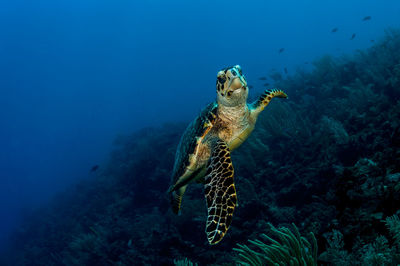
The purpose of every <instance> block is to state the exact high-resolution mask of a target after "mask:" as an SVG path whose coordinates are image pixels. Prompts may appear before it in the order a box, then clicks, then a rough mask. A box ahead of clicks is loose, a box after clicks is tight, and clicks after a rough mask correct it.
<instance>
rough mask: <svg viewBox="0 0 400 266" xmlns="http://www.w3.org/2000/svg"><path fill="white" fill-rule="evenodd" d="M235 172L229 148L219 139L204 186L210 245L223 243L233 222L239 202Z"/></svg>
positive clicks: (214, 146) (213, 151)
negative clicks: (234, 178) (234, 212)
mask: <svg viewBox="0 0 400 266" xmlns="http://www.w3.org/2000/svg"><path fill="white" fill-rule="evenodd" d="M233 172H234V171H233V166H232V160H231V155H230V151H229V148H228V146H227V144H226V143H225V142H224V141H222V140H220V139H218V140H217V141H216V143H215V145H213V150H212V153H211V158H210V164H209V166H208V169H207V173H206V177H205V185H204V193H205V197H206V201H207V209H208V218H207V224H206V233H207V238H208V242H209V243H210V244H217V243H218V242H219V241H221V239H222V238H223V237H224V235H225V233H226V231H228V228H229V226H230V224H231V221H232V215H233V211H234V210H235V206H236V202H237V198H236V189H235V184H234V182H233Z"/></svg>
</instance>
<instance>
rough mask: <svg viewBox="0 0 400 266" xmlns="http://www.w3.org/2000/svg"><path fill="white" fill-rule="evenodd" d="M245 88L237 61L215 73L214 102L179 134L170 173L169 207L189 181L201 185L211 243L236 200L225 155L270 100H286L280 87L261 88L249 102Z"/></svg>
mask: <svg viewBox="0 0 400 266" xmlns="http://www.w3.org/2000/svg"><path fill="white" fill-rule="evenodd" d="M248 93H249V88H248V86H247V82H246V78H245V76H244V75H243V74H242V69H241V67H240V66H239V65H236V66H233V67H227V68H225V69H223V70H221V71H219V72H218V74H217V100H216V102H213V103H210V104H209V105H208V106H207V107H206V108H205V109H203V111H202V112H201V113H200V115H199V116H198V117H197V118H196V119H195V120H193V121H192V122H191V123H190V124H189V126H188V127H187V128H186V130H185V132H184V133H183V135H182V137H181V140H180V143H179V145H178V148H177V151H176V156H175V164H174V168H173V173H172V185H171V187H170V188H169V190H168V192H169V194H170V200H171V207H172V211H173V212H174V213H176V214H178V213H179V210H180V207H181V202H182V197H183V194H184V193H185V190H186V187H187V186H188V184H189V183H191V182H193V181H197V182H199V183H204V194H205V197H206V202H207V210H208V218H207V223H206V234H207V238H208V241H209V243H210V244H217V243H218V242H219V241H221V239H222V238H223V237H224V235H225V234H226V232H227V230H228V228H229V226H230V224H231V221H232V215H233V211H234V209H235V206H236V203H237V197H236V189H235V184H234V181H233V173H234V170H233V165H232V160H231V155H230V153H231V152H232V151H233V150H234V149H236V148H237V147H238V146H240V145H241V144H242V143H243V142H244V141H245V140H246V139H247V138H248V136H249V135H250V133H251V132H252V131H253V129H254V126H255V124H256V121H257V117H258V115H259V114H260V113H261V111H263V110H264V108H265V107H266V106H267V105H268V104H269V102H270V101H271V99H272V98H274V97H279V98H287V95H286V93H284V92H283V91H282V90H278V89H273V90H266V91H265V92H264V93H263V94H262V95H261V96H260V98H259V99H258V100H257V101H255V102H254V103H252V104H248V103H247V96H248Z"/></svg>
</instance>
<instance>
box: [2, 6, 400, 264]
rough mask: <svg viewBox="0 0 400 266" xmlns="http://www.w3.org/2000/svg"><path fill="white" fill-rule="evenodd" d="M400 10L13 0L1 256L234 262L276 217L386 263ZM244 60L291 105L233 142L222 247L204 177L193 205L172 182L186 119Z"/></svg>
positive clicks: (255, 83) (8, 13)
mask: <svg viewBox="0 0 400 266" xmlns="http://www.w3.org/2000/svg"><path fill="white" fill-rule="evenodd" d="M399 17H400V1H398V0H386V1H377V0H354V1H343V0H337V1H332V0H326V1H311V0H307V1H293V0H290V1H289V0H283V1H277V0H275V1H261V0H259V1H235V0H233V1H226V0H218V1H211V0H207V1H184V0H182V1H174V0H172V1H159V0H143V1H127V0H121V1H105V0H96V1H94V0H89V1H76V0H70V1H49V0H43V1H26V0H15V1H2V2H1V3H0V92H1V93H0V147H1V148H0V217H1V219H0V250H1V251H0V257H1V254H8V255H7V256H2V257H1V258H0V264H1V263H3V262H4V264H7V265H172V264H173V263H174V260H175V263H176V264H177V265H185V264H178V263H188V264H186V265H190V264H189V262H188V261H186V262H185V261H184V259H185V258H187V260H193V263H198V264H199V265H211V264H213V263H215V265H221V264H222V263H227V265H231V264H229V263H233V262H232V260H233V258H236V263H241V262H240V260H239V259H237V257H235V256H236V255H235V253H234V251H233V250H232V248H233V247H237V246H236V244H237V243H242V244H246V243H247V242H246V241H247V239H256V238H257V237H258V236H259V235H260V234H261V233H263V232H264V231H265V230H266V229H267V228H268V226H267V225H266V222H273V223H274V224H275V225H276V226H278V225H286V226H288V225H290V224H291V223H295V224H296V225H297V226H298V227H299V230H300V231H301V233H304V234H306V233H307V232H313V233H314V235H315V236H316V238H317V240H318V245H319V246H320V247H319V252H318V256H319V258H318V261H319V263H322V262H324V263H331V264H333V265H338V264H342V265H343V264H344V262H343V261H338V259H337V258H336V257H335V254H336V255H337V254H339V253H340V252H339V251H338V249H339V248H338V246H340V243H339V242H340V241H338V242H337V243H336V244H337V246H335V247H337V250H336V251H337V253H334V252H333V251H332V250H330V249H329V248H331V249H333V246H329V245H328V244H332V241H331V242H329V241H330V240H326V239H325V238H324V236H327V235H329V234H336V235H335V237H336V238H335V239H338V238H339V237H340V235H339V233H337V232H339V231H341V233H340V234H342V237H343V239H344V240H343V241H347V242H346V243H345V246H344V247H343V246H342V247H341V248H343V249H346V250H340V251H341V252H343V253H340V254H344V252H347V253H346V254H347V256H348V258H347V259H348V260H347V262H350V261H358V262H363V261H364V259H365V263H367V262H368V263H369V262H370V261H376V260H374V258H375V257H373V256H375V255H376V254H375V253H373V252H374V250H373V248H376V245H378V244H376V245H373V244H372V243H374V241H375V239H376V237H378V236H379V235H385V232H386V231H385V228H386V227H385V224H384V223H382V221H383V220H385V219H386V217H395V216H394V215H396V212H397V211H398V210H400V201H399V193H400V187H399V186H398V183H399V182H400V172H399V168H400V167H399V158H400V154H399V153H398V150H399V149H398V148H399V141H400V137H399V134H400V129H399V126H400V123H399V116H397V114H398V112H399V110H400V105H399V104H400V103H399V94H400V90H399V87H400V81H399V80H400V61H399V58H400V55H399V51H400V45H399V43H400V39H399V38H400V34H399V29H400V19H399ZM237 64H239V65H240V66H241V67H242V70H243V73H244V75H245V76H246V79H247V82H248V85H249V88H250V90H249V98H250V99H252V100H254V99H257V97H258V96H259V95H260V94H261V93H262V92H263V91H264V90H265V89H271V88H273V87H275V86H277V87H279V88H280V89H283V90H284V91H285V92H286V93H287V94H288V95H289V100H287V101H285V102H284V103H283V104H282V105H281V106H283V107H279V106H280V105H279V104H280V103H281V102H282V100H280V99H279V100H277V99H274V100H273V102H274V101H276V103H275V102H274V103H273V104H271V111H268V113H266V114H264V120H261V121H260V122H259V123H260V126H259V125H257V127H260V128H259V129H256V131H255V132H254V133H253V135H254V136H252V137H251V138H249V140H248V143H247V142H246V143H244V144H243V147H242V148H240V149H238V150H237V151H235V154H236V155H233V162H234V165H235V171H236V172H235V175H236V176H235V178H236V177H237V179H239V180H241V181H239V183H238V184H237V190H238V198H239V207H237V208H236V209H237V211H236V212H237V213H238V214H237V215H236V213H235V215H234V217H233V222H232V226H231V228H230V229H229V231H228V233H227V236H225V239H223V240H222V242H221V244H220V245H219V246H212V247H211V246H208V243H206V240H207V239H206V236H205V233H204V226H205V221H206V216H205V215H206V208H205V207H204V206H205V205H204V204H205V203H204V195H203V192H202V190H201V189H202V186H201V185H200V186H199V185H197V186H198V187H196V188H194V189H192V190H191V191H189V193H188V195H185V198H184V203H183V208H184V209H183V211H182V215H181V216H174V215H173V214H172V213H171V212H170V210H169V206H168V205H169V202H168V200H167V199H166V197H165V192H166V191H167V190H168V186H169V185H170V177H171V172H172V168H173V163H174V156H175V151H176V147H177V145H178V142H179V139H180V136H181V134H182V133H183V131H184V129H185V127H186V125H187V124H188V122H190V121H191V120H193V119H194V118H195V117H196V115H198V114H199V112H200V111H201V110H202V108H204V107H205V106H206V105H207V104H208V103H210V102H212V101H214V100H215V98H216V88H215V82H216V78H217V72H218V71H219V70H221V69H223V68H226V67H228V66H232V65H237ZM374 67H375V68H374ZM372 76H373V77H372ZM354 91H357V93H358V94H354V95H353V92H354ZM354 93H355V92H354ZM360 99H361V100H365V102H358V101H359V100H360ZM372 99H373V100H372ZM371 106H376V108H375V109H368V108H370V107H371ZM279 108H283V109H279ZM371 108H372V107H371ZM266 109H269V107H268V108H266ZM396 112H397V113H396ZM261 116H262V115H261ZM268 117H273V118H274V119H275V120H273V121H274V122H275V124H273V123H272V122H271V121H272V120H268ZM283 118H285V121H289V122H282V119H283ZM300 120H301V121H302V122H299V121H300ZM381 126H382V128H381ZM377 128H379V130H380V131H378V129H377ZM257 130H258V131H257ZM374 130H377V131H376V132H374ZM268 132H269V133H268ZM271 132H272V133H271ZM299 132H301V133H299ZM289 144H290V145H289ZM369 145H371V146H369ZM333 146H334V148H332V147H333ZM260 147H262V148H263V149H261V148H260ZM294 147H297V149H294ZM263 151H264V152H263ZM317 152H318V153H319V152H321V154H322V155H319V156H315V153H317ZM349 154H352V155H351V156H350V155H349ZM235 156H236V157H235ZM398 156H399V157H398ZM236 165H237V167H236ZM299 165H302V166H304V167H305V168H304V169H302V170H300V168H299ZM267 166H268V167H267ZM269 166H273V168H276V169H279V171H278V170H276V171H275V172H268V171H270V170H269V169H267V170H265V168H269ZM97 167H98V169H97ZM271 171H272V170H271ZM367 176H368V177H371V178H372V177H374V181H372V180H368V181H366V180H364V179H366V178H367ZM327 177H329V178H327ZM244 180H247V181H244ZM265 180H267V181H265ZM349 180H352V181H351V182H350V181H349ZM357 182H359V183H357ZM374 182H378V183H379V182H380V183H379V184H376V183H374ZM328 184H329V185H331V186H329V187H328ZM260 187H266V188H265V191H264V192H262V191H260V190H258V188H260ZM371 187H372V188H374V189H376V191H375V190H374V191H375V192H376V193H375V192H371V191H368V192H366V191H367V190H368V188H371ZM377 187H379V189H378V188H377ZM381 189H382V191H386V192H387V191H389V192H387V193H386V192H382V193H383V194H379V193H381ZM378 190H379V193H378V192H377V191H378ZM300 191H303V192H304V191H306V192H305V193H301V192H300ZM349 191H351V192H354V194H355V196H354V197H353V198H352V197H351V196H349V195H350V194H351V193H350V192H349ZM374 193H375V194H374ZM256 194H258V196H255V195H256ZM372 194H373V195H374V196H372ZM377 195H379V197H378V196H377ZM375 196H376V197H377V198H374V197H375ZM371 197H372V198H371ZM369 200H370V202H375V203H376V206H375V205H374V208H375V209H373V210H369V209H368V208H365V210H361V209H362V208H361V207H360V204H361V203H360V202H369ZM380 200H382V202H381V201H380ZM297 201H298V202H297ZM260 202H261V203H262V204H261V203H260ZM271 202H273V203H271ZM313 204H315V205H313ZM347 204H349V205H347ZM371 205H373V204H372V203H371V204H370V205H369V206H371ZM202 208H203V209H202ZM256 210H257V211H256ZM310 210H313V211H310ZM315 210H327V211H326V213H324V214H321V213H317V212H316V211H315ZM361 213H362V214H361ZM397 214H400V213H399V212H397ZM355 216H357V217H361V218H359V219H358V220H357V219H356V218H354V219H352V217H355ZM367 216H368V218H366V217H367ZM305 217H307V219H308V220H307V219H306V218H305ZM371 217H373V218H371ZM313 218H315V220H312V219H313ZM397 218H398V217H397ZM155 220H157V221H155ZM393 221H394V222H393V223H392V224H389V222H388V226H387V227H389V228H390V225H392V228H395V227H396V226H398V228H399V232H400V222H399V224H396V223H395V222H396V218H393ZM364 222H365V223H364ZM150 224H151V225H152V226H153V227H152V229H151V228H147V227H146V225H150ZM350 224H351V226H350ZM369 226H370V227H369ZM124 230H125V231H124ZM292 230H293V229H292ZM333 230H337V231H333ZM139 231H140V232H139ZM193 231H196V233H193ZM191 232H192V234H191ZM335 232H336V233H335ZM386 234H387V235H385V236H386V238H388V240H386V242H385V241H384V240H382V239H380V240H379V241H381V242H379V243H380V244H381V246H382V249H381V250H383V249H384V248H386V249H384V251H385V252H386V253H384V252H383V251H382V252H383V253H382V254H384V255H382V256H383V257H384V262H382V263H383V264H382V263H381V264H379V263H380V262H379V263H378V264H362V265H392V264H390V263H395V262H398V261H399V258H398V257H399V256H400V255H399V253H396V252H398V251H399V250H398V249H400V242H399V239H400V233H397V235H396V234H394V235H395V236H394V237H393V236H392V237H393V238H392V239H391V238H390V234H389V233H388V232H386ZM333 238H334V237H333V236H332V239H333ZM155 239H158V240H159V241H158V242H157V241H155ZM356 239H357V241H359V242H357V241H356ZM396 240H397V242H396ZM360 241H364V242H362V243H364V244H366V243H371V246H368V247H367V246H362V243H361V242H360ZM382 241H383V242H384V243H383V242H382ZM156 242H157V243H156ZM356 242H357V243H356ZM332 245H333V244H332ZM357 245H358V246H357ZM396 245H398V246H396ZM352 247H355V248H353V249H352ZM367 249H368V250H370V251H371V254H372V255H371V254H369V255H370V257H368V258H367V255H366V254H365V253H362V252H364V251H365V250H367ZM376 249H378V248H376ZM195 250H197V252H195ZM352 250H353V251H354V250H358V251H359V252H358V253H357V254H356V252H354V253H351V252H352ZM3 252H5V253H3ZM241 252H242V254H245V252H246V251H244V249H242V250H241ZM323 252H325V255H324V256H322V257H321V254H322V253H323ZM329 252H331V253H329ZM153 253H154V254H157V255H154V254H153ZM239 253H240V252H239ZM11 254H12V255H11ZM151 254H153V255H151ZM246 256H247V257H249V256H250V255H249V254H247V255H246ZM376 256H377V255H376ZM382 256H381V257H379V258H380V259H382ZM6 257H7V258H6ZM335 258H336V259H335ZM181 259H182V261H178V260H181ZM243 263H245V262H243ZM319 263H318V264H319ZM385 263H386V264H385ZM243 265H245V264H243ZM266 265H267V264H266Z"/></svg>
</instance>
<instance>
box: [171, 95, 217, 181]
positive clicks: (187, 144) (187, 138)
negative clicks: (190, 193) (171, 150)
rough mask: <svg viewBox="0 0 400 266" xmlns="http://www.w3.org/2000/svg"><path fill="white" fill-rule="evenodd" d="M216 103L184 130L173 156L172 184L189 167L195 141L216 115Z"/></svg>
mask: <svg viewBox="0 0 400 266" xmlns="http://www.w3.org/2000/svg"><path fill="white" fill-rule="evenodd" d="M217 106H218V105H217V103H215V102H213V103H210V104H209V105H207V106H206V108H204V109H203V110H202V111H201V113H200V114H199V116H198V117H197V118H196V119H195V120H193V121H192V122H191V123H190V124H189V126H188V127H187V128H186V130H185V132H184V133H183V135H182V137H181V141H180V142H179V145H178V149H177V152H176V155H175V164H174V170H173V174H172V182H173V184H175V183H176V182H177V181H178V179H179V177H180V176H182V175H183V173H184V172H185V170H186V167H187V166H188V165H189V156H190V155H191V154H193V153H194V151H195V149H196V147H197V139H198V138H201V137H202V136H203V135H205V133H206V131H207V130H208V129H209V128H208V127H207V126H206V125H210V126H211V124H212V123H213V122H214V121H215V117H216V114H217Z"/></svg>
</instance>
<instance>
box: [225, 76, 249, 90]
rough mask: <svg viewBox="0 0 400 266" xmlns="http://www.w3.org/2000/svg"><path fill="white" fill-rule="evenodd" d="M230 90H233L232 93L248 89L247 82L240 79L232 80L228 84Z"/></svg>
mask: <svg viewBox="0 0 400 266" xmlns="http://www.w3.org/2000/svg"><path fill="white" fill-rule="evenodd" d="M228 88H231V89H232V91H235V90H238V89H241V88H246V81H244V80H243V79H242V78H240V77H235V78H233V79H231V80H230V82H229V84H228Z"/></svg>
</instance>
